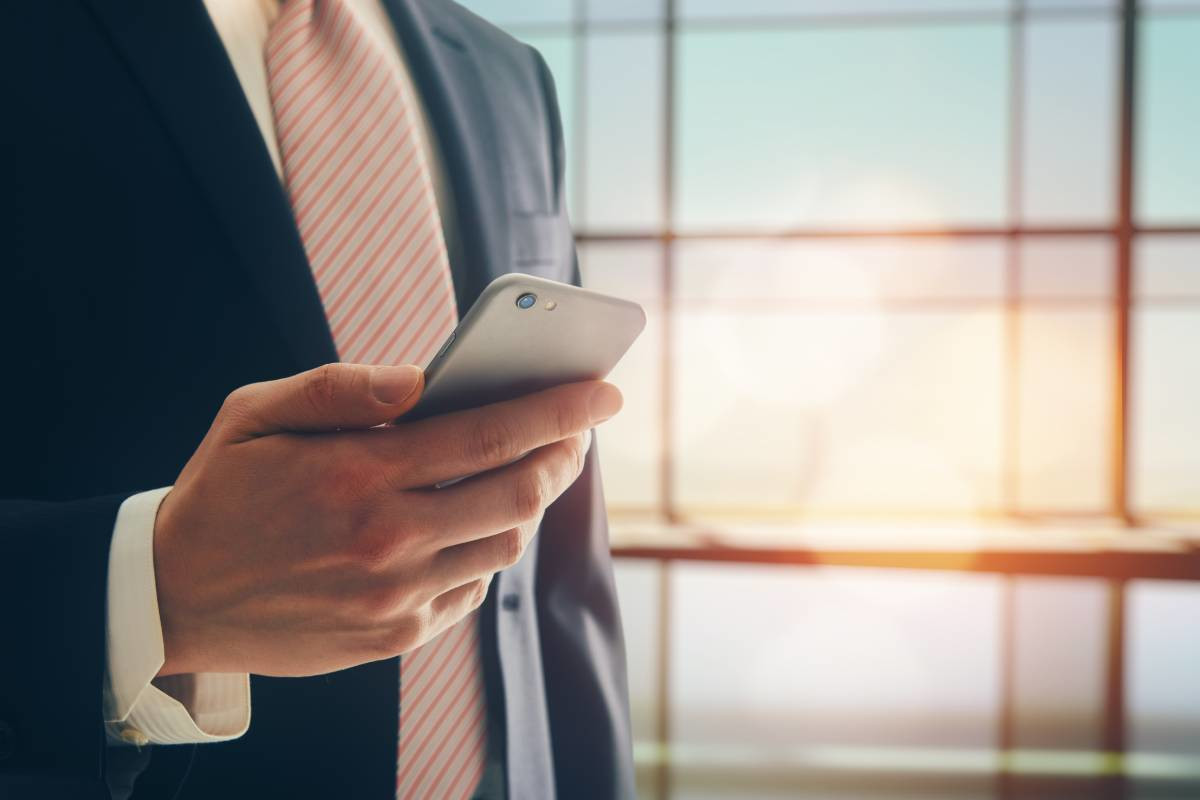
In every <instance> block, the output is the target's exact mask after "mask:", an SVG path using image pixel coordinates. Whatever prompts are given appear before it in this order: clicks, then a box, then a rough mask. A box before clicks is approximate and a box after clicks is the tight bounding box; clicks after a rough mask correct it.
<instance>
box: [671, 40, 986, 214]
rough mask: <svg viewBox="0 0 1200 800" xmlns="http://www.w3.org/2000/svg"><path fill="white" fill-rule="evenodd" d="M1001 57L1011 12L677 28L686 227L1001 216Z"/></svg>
mask: <svg viewBox="0 0 1200 800" xmlns="http://www.w3.org/2000/svg"><path fill="white" fill-rule="evenodd" d="M1006 54H1007V40H1006V29H1005V26H1004V25H1002V24H959V25H937V26H935V25H903V26H879V27H870V28H847V27H842V26H831V27H815V28H809V29H791V30H759V31H746V30H736V31H703V32H701V31H693V32H690V33H685V34H683V35H682V36H681V37H680V42H679V54H678V66H679V72H678V80H679V84H678V93H679V94H678V96H679V124H678V126H677V128H676V142H675V144H676V156H677V160H678V167H679V168H678V176H677V185H676V190H677V194H676V197H677V205H676V211H677V215H678V221H679V224H680V225H681V226H682V227H684V228H690V229H704V228H725V229H728V228H735V229H736V228H747V229H755V230H773V229H779V228H795V227H832V228H845V227H864V226H866V227H903V226H935V227H937V226H949V225H968V224H980V225H987V224H1000V223H1001V222H1002V221H1003V219H1004V208H1005V202H1004V198H1005V192H1006V184H1007V180H1006V175H1005V165H1004V161H1005V152H1006V142H1005V130H1006V121H1005V120H1006V108H1007V105H1006V103H1007V96H1008V87H1007V82H1008V79H1007V74H1008V73H1007V65H1006Z"/></svg>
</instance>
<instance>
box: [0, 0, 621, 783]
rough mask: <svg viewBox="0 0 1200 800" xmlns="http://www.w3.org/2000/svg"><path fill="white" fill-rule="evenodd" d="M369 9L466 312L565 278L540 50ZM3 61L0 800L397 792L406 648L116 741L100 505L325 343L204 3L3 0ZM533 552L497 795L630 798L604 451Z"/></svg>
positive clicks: (461, 17)
mask: <svg viewBox="0 0 1200 800" xmlns="http://www.w3.org/2000/svg"><path fill="white" fill-rule="evenodd" d="M385 5H386V6H387V9H388V11H389V13H390V14H391V16H392V19H393V22H394V24H395V27H396V29H397V32H398V33H399V35H400V39H401V41H402V43H403V46H404V49H405V54H406V56H407V59H408V60H409V62H410V63H411V66H412V69H413V73H414V79H415V80H416V83H417V85H418V87H419V89H420V91H421V93H422V95H423V98H424V100H425V102H426V104H427V106H428V110H429V113H430V117H431V123H432V126H433V129H434V131H435V132H436V135H437V136H438V139H439V143H440V147H441V152H442V154H443V156H444V160H445V162H446V169H447V171H448V178H449V181H450V184H451V186H452V189H453V192H454V201H455V203H456V211H457V216H458V220H459V225H460V229H461V238H462V242H461V245H462V247H461V258H459V259H458V262H457V263H455V264H453V269H454V281H455V285H456V287H457V292H458V302H459V305H460V307H461V308H462V309H463V310H465V309H466V308H467V307H468V306H469V305H470V303H471V302H472V300H473V299H474V298H475V297H476V295H477V294H478V293H479V291H480V290H481V289H482V288H483V287H484V286H485V285H487V283H488V282H489V281H490V280H491V279H492V278H493V277H495V276H496V275H499V274H501V273H504V272H507V271H513V270H517V271H523V272H531V273H536V274H540V275H543V276H546V277H549V278H554V279H557V280H563V281H574V280H578V272H577V267H576V260H575V251H574V246H573V241H572V237H571V232H570V229H569V226H568V222H567V218H566V216H565V211H564V196H563V166H564V158H563V143H562V134H561V130H560V121H559V115H558V109H557V107H556V104H555V94H554V88H553V84H552V81H551V78H550V75H549V73H548V71H547V69H546V66H545V64H544V62H543V61H542V60H541V59H540V57H539V56H538V55H537V53H536V52H535V51H533V50H531V49H530V48H528V47H526V46H524V45H522V44H520V43H518V42H516V41H515V40H513V39H512V38H510V37H509V36H507V35H505V34H504V33H502V32H500V31H499V30H497V29H495V28H494V27H492V26H490V25H488V24H487V23H485V22H484V21H482V20H480V19H479V18H478V17H475V16H474V15H472V14H470V13H469V12H467V11H465V10H463V9H462V8H460V7H459V6H457V5H455V4H453V3H451V2H449V1H448V0H385ZM0 59H3V62H2V69H0V81H2V82H3V84H2V85H3V98H4V99H3V102H4V105H5V109H6V111H5V117H6V120H5V122H4V124H3V125H2V126H0V164H3V173H2V174H3V180H2V182H0V198H2V200H0V202H3V204H4V205H3V208H2V209H0V210H2V212H3V213H2V214H0V270H2V272H3V277H2V279H0V281H2V282H0V364H3V366H4V373H5V379H4V390H3V392H0V420H3V425H4V428H5V433H4V439H3V449H2V454H0V495H2V497H3V499H0V797H3V798H10V797H14V798H15V797H26V796H28V797H38V798H49V797H57V796H61V797H71V798H77V797H81V798H107V797H109V789H108V788H107V787H108V786H110V785H112V786H121V785H125V786H126V787H128V786H129V785H130V784H132V785H133V787H134V788H133V797H135V798H142V797H170V796H174V794H173V793H174V792H176V790H177V789H178V790H179V794H178V797H181V798H210V797H211V798H236V797H248V798H249V797H255V798H259V797H289V798H322V800H324V799H325V798H334V797H349V798H365V799H366V800H371V798H379V800H383V798H387V797H391V796H392V795H393V793H394V785H395V777H394V776H395V768H396V741H395V736H396V733H395V731H396V701H397V661H396V660H395V659H392V660H388V661H382V662H377V663H373V664H367V665H364V666H361V667H358V668H355V669H350V670H346V671H343V672H338V673H334V674H331V675H326V676H320V677H314V678H307V679H270V678H258V677H255V678H254V679H253V688H252V692H253V704H254V711H253V720H252V723H251V728H250V732H249V733H248V734H247V735H246V736H244V737H243V738H241V739H239V740H237V741H234V742H229V743H222V744H212V745H203V746H197V747H193V746H182V747H150V748H145V749H144V750H142V751H140V752H139V751H136V750H133V749H132V748H112V747H107V746H106V744H105V738H104V729H103V723H102V711H101V689H102V681H103V674H104V665H105V649H104V624H105V607H104V606H105V587H106V574H105V572H106V567H107V560H108V547H109V540H110V537H111V534H112V528H113V523H114V519H115V515H116V512H117V508H118V507H119V505H120V504H121V502H122V501H123V500H124V499H125V498H126V497H128V496H129V495H130V494H131V493H134V492H137V491H141V490H145V489H150V488H153V487H156V486H163V485H167V484H170V483H172V482H173V481H174V479H175V476H176V475H177V474H178V472H179V470H180V469H181V467H182V466H183V464H184V463H185V461H186V460H187V458H188V456H189V455H190V454H191V452H192V450H193V449H194V448H195V446H196V445H197V444H198V443H199V441H200V440H201V438H202V437H203V435H204V433H205V431H206V429H207V426H208V425H209V423H210V422H211V420H212V419H213V417H214V415H215V414H216V412H217V410H218V408H219V407H220V405H221V402H222V400H223V398H224V397H225V395H226V394H227V393H228V392H229V391H231V390H232V389H234V388H235V387H237V386H240V385H242V384H246V383H250V382H253V381H260V380H264V379H271V378H277V377H280V376H284V375H290V374H294V373H296V372H300V371H302V370H305V369H308V368H311V367H314V366H317V365H319V364H322V363H326V362H330V361H335V360H337V353H336V352H335V349H334V345H333V340H332V338H331V335H330V332H329V329H328V327H327V325H326V322H325V317H324V314H323V311H322V307H321V303H320V299H319V297H318V294H317V292H316V289H315V286H314V284H313V280H312V274H311V271H310V268H309V265H308V263H307V261H306V259H305V254H304V249H303V247H302V245H301V242H300V238H299V236H298V234H297V231H296V227H295V224H294V222H293V219H292V215H291V211H290V209H289V206H288V202H287V199H286V197H285V195H284V192H283V190H282V188H281V186H280V182H279V180H278V178H277V176H276V174H275V172H274V170H273V168H272V164H271V161H270V158H269V156H268V154H267V150H266V147H265V145H264V143H263V141H262V138H261V136H260V134H259V130H258V128H257V126H256V125H255V121H254V119H253V116H252V114H251V112H250V109H249V107H248V105H247V103H246V100H245V97H244V95H243V93H242V90H241V88H240V85H239V84H238V81H237V78H236V76H235V74H234V71H233V68H232V66H231V65H230V63H229V61H228V58H227V56H226V54H225V51H224V48H223V46H222V44H221V41H220V39H219V37H218V36H217V34H216V32H215V31H214V29H213V27H212V24H211V22H210V20H209V18H208V16H207V14H206V12H205V10H204V7H203V4H202V2H201V0H37V2H25V3H10V4H8V5H7V7H6V8H5V10H4V12H3V24H2V25H0ZM536 542H537V544H536V547H533V548H531V549H530V550H529V551H528V553H527V555H526V557H525V558H524V559H523V560H522V561H521V563H519V564H518V565H517V566H516V567H514V568H512V569H510V570H508V571H506V572H504V573H502V574H500V575H499V576H497V579H496V580H495V582H494V583H493V586H492V592H491V596H490V598H489V600H488V603H487V604H486V605H485V613H484V636H485V660H486V661H487V665H486V666H487V670H486V671H487V679H488V685H489V706H490V709H491V712H492V723H493V726H494V727H495V729H496V731H497V732H498V733H499V734H500V735H499V736H498V737H494V738H495V739H498V741H497V744H498V745H499V747H500V757H501V759H502V761H503V764H504V766H505V770H504V772H505V779H506V780H505V782H506V784H507V790H508V796H509V797H510V798H513V799H514V800H526V798H549V797H553V796H556V795H557V796H560V797H564V798H592V797H594V798H618V797H622V798H623V797H630V796H632V795H633V769H632V764H631V744H630V733H629V714H628V706H627V690H626V678H625V666H624V664H625V657H624V650H623V644H622V636H621V628H620V621H619V616H618V611H617V605H616V599H615V595H614V590H613V582H612V571H611V562H610V558H609V553H608V540H607V531H606V526H605V516H604V507H603V498H602V495H601V489H600V479H599V475H598V473H597V468H596V462H595V456H594V453H593V456H592V457H591V458H590V459H589V464H588V466H587V468H586V469H585V471H584V473H583V475H582V477H581V478H580V479H579V480H578V482H576V483H575V485H574V486H573V487H572V488H571V489H570V490H569V491H568V492H567V493H566V494H565V495H564V496H563V497H562V498H561V499H560V500H559V501H558V502H556V503H555V504H554V505H553V506H552V507H551V508H550V509H549V510H548V512H547V514H546V516H545V520H544V522H543V524H542V530H541V535H540V536H539V537H538V539H537V540H536ZM185 773H187V777H186V779H185V778H184V775H185ZM139 776H140V777H139ZM135 779H136V781H135ZM181 786H182V788H181V789H180V788H179V787H181ZM120 793H123V792H118V794H120Z"/></svg>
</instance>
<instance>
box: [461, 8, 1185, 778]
mask: <svg viewBox="0 0 1200 800" xmlns="http://www.w3.org/2000/svg"><path fill="white" fill-rule="evenodd" d="M470 5H472V6H473V7H475V8H477V9H478V10H480V11H481V13H484V14H485V16H491V17H492V18H493V19H495V20H497V21H498V22H500V23H501V24H503V25H505V26H507V27H508V28H509V29H510V30H511V31H512V32H514V33H515V34H516V35H518V36H520V37H521V38H523V39H525V40H526V41H529V42H530V43H532V44H534V45H535V46H537V47H538V48H539V49H540V50H541V51H542V53H543V55H544V56H545V57H546V59H547V61H548V62H549V64H550V66H551V69H552V70H553V72H554V74H555V76H556V78H557V82H558V91H559V96H560V104H561V106H562V109H563V112H564V114H565V115H566V120H565V127H566V136H567V150H568V157H569V175H568V190H569V202H570V210H571V213H572V217H573V219H574V222H575V226H576V232H577V238H578V242H579V251H580V260H581V265H582V270H583V276H584V281H585V284H588V285H591V286H593V287H595V288H598V289H601V290H604V291H609V292H612V293H615V294H620V295H624V296H627V297H630V298H632V299H635V300H637V301H638V302H640V303H642V304H643V305H644V306H645V307H646V309H647V312H648V315H649V324H648V326H647V329H646V332H645V334H644V335H643V336H642V338H641V339H640V340H639V342H638V343H637V344H636V345H635V347H634V349H633V350H632V351H631V352H630V354H629V356H628V357H627V358H626V359H625V361H624V362H623V363H622V364H621V365H620V366H619V368H618V370H617V372H616V373H615V374H614V376H613V378H614V380H615V381H616V382H617V383H618V384H619V385H620V386H621V388H622V390H623V391H624V392H625V394H626V398H627V403H626V408H625V411H624V412H623V413H622V414H621V415H619V416H618V417H617V418H616V419H615V420H614V421H613V422H612V423H610V424H609V425H607V426H606V428H605V430H604V431H603V432H602V434H601V436H600V439H601V448H600V454H601V459H602V461H603V466H604V472H605V489H606V497H607V499H608V502H609V507H610V515H611V517H612V519H613V521H614V523H616V524H615V526H614V527H615V528H616V529H617V530H618V531H619V530H620V528H621V526H622V525H630V526H639V525H643V523H645V522H647V521H650V522H653V521H667V522H671V523H688V522H697V523H703V524H704V525H705V526H706V527H711V528H713V529H716V530H719V531H721V532H724V533H727V534H728V535H729V536H730V537H736V536H739V535H741V531H743V530H745V531H747V535H748V536H755V537H757V536H760V535H764V534H766V535H771V536H782V537H783V538H782V539H772V543H778V542H779V541H786V536H787V535H788V533H791V534H794V533H795V530H794V526H791V527H789V525H787V524H784V525H772V523H778V522H781V521H785V522H791V521H793V520H795V519H797V518H799V517H801V516H803V517H804V518H805V519H806V520H810V521H811V520H812V519H814V518H816V519H822V520H831V522H829V536H828V537H827V539H828V541H831V542H837V544H836V545H835V547H836V546H846V547H850V548H853V546H854V542H853V537H854V535H855V531H856V530H858V527H856V526H861V527H862V528H864V529H865V528H866V527H869V526H871V525H874V524H877V523H878V521H879V520H881V519H882V520H884V523H883V527H885V528H886V533H887V534H888V535H894V536H896V537H897V539H903V538H905V537H908V536H912V535H913V534H914V532H915V533H916V535H917V537H918V538H919V536H920V532H921V531H925V532H928V531H929V530H930V523H929V522H928V520H930V519H933V518H948V519H945V520H943V521H941V522H939V523H935V525H937V526H939V527H935V528H934V529H933V530H934V532H935V533H937V532H938V531H942V532H944V533H945V535H946V536H949V537H959V539H964V538H965V537H969V536H971V535H974V534H975V533H977V532H978V526H977V525H975V524H974V523H971V522H969V520H974V519H976V518H978V517H987V518H997V517H998V518H1001V519H1004V518H1020V519H1030V518H1043V517H1045V518H1048V519H1049V518H1052V519H1053V520H1055V522H1056V523H1057V522H1060V521H1062V520H1064V519H1065V520H1066V524H1067V525H1068V526H1070V527H1076V528H1078V527H1082V526H1085V525H1088V524H1091V523H1092V522H1095V521H1101V522H1103V521H1105V520H1118V521H1119V520H1128V519H1131V518H1142V519H1148V520H1160V519H1161V520H1168V521H1170V522H1172V523H1175V522H1176V521H1183V522H1188V521H1189V520H1190V521H1191V523H1193V524H1194V523H1195V522H1196V521H1197V520H1200V357H1197V353H1198V352H1200V147H1197V146H1196V143H1197V142H1200V93H1198V92H1197V91H1196V76H1198V75H1200V48H1198V47H1197V46H1196V43H1197V42H1200V2H1197V1H1196V0H1190V1H1189V0H1141V1H1140V2H1136V3H1131V2H1129V0H1126V2H1120V1H1119V0H736V1H735V0H662V2H653V1H652V0H620V1H618V0H558V2H550V1H549V0H541V2H538V3H520V4H515V3H511V2H500V1H499V0H487V1H486V2H484V0H475V1H474V2H471V3H470ZM1131 10H1136V11H1137V12H1138V13H1137V14H1133V15H1129V16H1131V17H1132V18H1134V19H1135V20H1136V22H1135V25H1134V27H1133V28H1127V27H1126V24H1127V23H1126V20H1127V18H1128V17H1127V11H1131ZM1130 42H1132V43H1133V44H1134V45H1135V46H1134V48H1133V50H1130V49H1128V45H1129V43H1130ZM1131 52H1132V53H1135V54H1136V59H1132V58H1129V57H1127V56H1128V54H1129V53H1131ZM1129 76H1132V78H1133V80H1132V81H1129V80H1128V78H1129ZM1126 87H1128V89H1129V91H1128V92H1126V91H1125V89H1126ZM1126 133H1127V134H1130V135H1129V136H1126V135H1125V134H1126ZM847 518H851V519H849V520H847ZM855 518H869V519H870V520H872V522H861V520H859V519H855ZM898 519H904V520H908V521H909V522H908V523H907V527H906V526H905V524H904V523H900V522H898V521H897V520H898ZM914 520H919V522H914ZM964 520H968V521H967V522H964ZM759 523H763V524H759ZM780 531H782V533H780ZM1039 531H1040V529H1039ZM939 535H940V534H939ZM747 541H748V540H747ZM617 582H618V591H619V594H620V597H621V602H622V607H623V609H624V617H625V620H626V639H627V642H628V648H629V666H630V687H631V698H632V705H633V716H634V729H635V730H634V735H635V740H636V743H635V753H636V755H637V762H638V767H639V773H638V776H639V787H640V789H641V793H642V795H643V796H646V797H660V798H667V797H670V798H673V799H675V798H688V800H700V798H713V800H715V799H716V798H726V797H756V798H764V799H765V798H784V797H788V798H793V797H803V798H818V797H820V798H826V797H845V798H855V800H865V799H867V798H869V799H870V800H883V798H897V797H922V798H933V797H938V798H954V800H962V799H963V798H976V797H978V798H993V797H1047V796H1054V797H1066V796H1072V797H1074V796H1078V797H1096V796H1101V794H1100V792H1099V789H1098V787H1099V786H1100V783H1099V782H1102V781H1103V780H1104V776H1109V775H1111V773H1112V768H1113V767H1112V765H1113V761H1112V759H1111V758H1110V757H1109V755H1107V754H1106V753H1104V752H1103V751H1104V749H1105V748H1106V747H1108V746H1109V743H1108V742H1107V741H1106V733H1105V731H1106V730H1107V728H1106V726H1107V725H1108V722H1109V718H1110V714H1111V712H1112V709H1113V708H1114V707H1116V708H1121V709H1122V710H1123V711H1124V712H1125V713H1124V719H1125V724H1123V725H1121V726H1120V730H1121V731H1122V732H1123V734H1124V741H1125V743H1126V750H1127V755H1126V757H1125V759H1124V761H1123V763H1124V766H1125V769H1126V770H1127V772H1128V774H1129V775H1130V776H1131V782H1130V783H1131V786H1132V792H1131V793H1130V794H1127V795H1123V796H1130V797H1133V796H1137V797H1160V796H1161V797H1165V796H1168V795H1169V796H1179V797H1185V796H1188V797H1190V796H1197V793H1198V792H1200V762H1198V761H1197V760H1196V759H1195V758H1194V756H1195V742H1196V741H1197V736H1198V735H1200V710H1198V709H1200V693H1198V688H1197V687H1200V684H1198V683H1197V682H1196V681H1195V680H1191V679H1190V678H1191V676H1192V675H1194V674H1195V673H1196V669H1197V664H1200V661H1198V660H1197V659H1198V658H1200V649H1198V648H1196V647H1194V646H1191V645H1188V644H1187V641H1194V640H1195V638H1196V637H1195V636H1194V634H1189V632H1188V631H1189V630H1191V629H1189V628H1188V625H1191V628H1195V620H1196V619H1197V613H1198V609H1200V591H1198V589H1197V586H1196V585H1195V584H1191V585H1189V584H1184V583H1172V582H1167V581H1148V580H1141V581H1135V582H1133V583H1132V584H1131V585H1130V586H1129V588H1128V592H1127V594H1124V592H1125V590H1124V589H1121V590H1119V591H1118V590H1116V589H1114V588H1113V586H1111V585H1109V584H1107V583H1106V582H1105V581H1103V580H1098V579H1095V578H1087V577H1079V576H1069V577H1053V578H1050V577H1025V576H1019V577H1006V576H996V575H977V574H952V573H951V574H946V573H934V574H924V573H913V572H903V571H888V570H861V569H857V570H848V569H839V568H828V567H825V568H811V569H801V570H797V569H792V568H788V567H783V566H779V565H743V564H730V563H691V562H674V563H671V564H670V565H669V567H667V566H662V565H658V564H653V563H648V562H639V561H625V562H621V563H619V564H618V569H617ZM1114 597H1120V598H1126V600H1125V601H1124V602H1123V604H1121V602H1122V601H1120V600H1118V601H1117V603H1116V604H1114V601H1113V598H1114ZM1114 607H1119V608H1121V609H1124V616H1123V617H1118V616H1117V615H1114V614H1113V613H1112V609H1113V608H1114ZM672 608H674V609H676V611H675V612H674V615H672V613H671V612H670V609H672ZM659 613H661V614H662V616H661V617H659V616H657V615H658V614H659ZM1126 618H1127V623H1125V624H1126V626H1127V627H1128V629H1129V633H1128V635H1125V634H1124V633H1123V632H1122V631H1123V628H1122V622H1120V620H1121V619H1126ZM1114 620H1117V621H1116V622H1114ZM1118 636H1125V640H1124V641H1125V642H1126V646H1125V648H1124V649H1123V650H1122V649H1121V648H1120V647H1111V646H1110V645H1111V642H1113V641H1120V639H1119V638H1115V637H1118ZM1181 643H1182V644H1181ZM1113 653H1116V654H1117V656H1116V660H1117V662H1118V663H1121V664H1123V665H1124V669H1125V674H1126V677H1125V681H1124V683H1126V684H1127V685H1128V691H1127V693H1126V695H1125V697H1126V698H1127V702H1125V703H1124V704H1122V703H1120V702H1115V703H1114V702H1112V694H1111V692H1109V691H1108V690H1109V687H1108V686H1107V685H1106V675H1111V674H1114V672H1113V671H1112V660H1113V658H1114V656H1113ZM1122 659H1123V660H1122ZM668 665H669V666H668ZM1102 665H1107V666H1106V667H1105V666H1102ZM1106 669H1107V670H1109V671H1108V672H1106ZM668 744H669V747H668V746H667V745H668ZM997 749H1004V750H1006V752H1005V754H1004V757H1003V758H999V757H998V754H997ZM1001 763H1003V764H1004V767H1003V769H1004V770H1005V771H1006V772H1005V775H1006V780H1008V779H1011V783H1010V785H1009V786H1008V788H1007V789H1004V790H1003V791H1000V790H998V789H997V786H998V785H999V784H998V782H997V770H998V769H1000V767H998V764H1001ZM656 770H657V771H656ZM668 772H669V777H668ZM931 776H933V778H931ZM1072 776H1073V777H1072ZM1072 779H1078V780H1082V781H1083V783H1080V784H1077V785H1076V784H1072V785H1071V786H1072V787H1074V788H1070V787H1068V785H1067V783H1066V782H1067V781H1069V780H1072ZM1089 780H1091V781H1097V782H1092V783H1089V782H1087V781H1089ZM1039 781H1041V782H1040V783H1039ZM1104 796H1108V795H1104Z"/></svg>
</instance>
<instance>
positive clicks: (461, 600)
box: [430, 574, 492, 628]
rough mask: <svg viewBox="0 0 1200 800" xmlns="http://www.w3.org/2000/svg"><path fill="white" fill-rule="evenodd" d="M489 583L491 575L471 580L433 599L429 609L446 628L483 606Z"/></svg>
mask: <svg viewBox="0 0 1200 800" xmlns="http://www.w3.org/2000/svg"><path fill="white" fill-rule="evenodd" d="M491 583H492V576H491V574H487V575H483V576H481V577H477V578H473V579H471V580H469V581H467V582H466V583H464V584H462V585H461V586H456V587H454V588H453V589H451V590H450V591H448V592H444V593H442V594H440V595H438V596H437V597H435V598H434V599H433V602H432V603H431V604H430V608H431V609H432V610H433V614H434V616H435V617H436V618H437V619H438V620H441V621H444V622H445V623H446V624H445V627H447V628H448V627H450V626H451V625H453V624H454V623H456V622H458V621H459V620H460V619H462V618H463V617H465V616H466V615H467V614H470V613H471V612H472V611H474V610H475V609H477V608H479V607H480V606H481V605H483V601H484V599H486V598H487V592H488V587H489V586H490V585H491Z"/></svg>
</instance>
